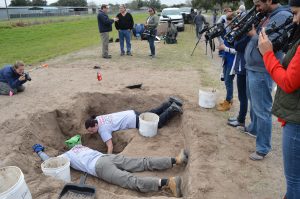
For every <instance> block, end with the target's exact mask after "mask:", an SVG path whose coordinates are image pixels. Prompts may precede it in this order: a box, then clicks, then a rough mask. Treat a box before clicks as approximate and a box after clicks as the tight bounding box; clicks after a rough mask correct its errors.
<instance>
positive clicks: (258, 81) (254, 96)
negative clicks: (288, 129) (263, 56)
mask: <svg viewBox="0 0 300 199" xmlns="http://www.w3.org/2000/svg"><path fill="white" fill-rule="evenodd" d="M247 72H248V73H247V74H248V83H249V93H250V98H251V105H252V114H253V118H252V119H253V120H252V122H253V126H254V128H255V129H254V132H256V136H257V137H256V152H259V153H261V154H265V155H266V154H268V153H269V151H270V150H271V138H272V114H271V109H272V84H273V80H272V79H271V76H270V75H269V74H268V73H262V72H255V71H250V70H248V71H247Z"/></svg>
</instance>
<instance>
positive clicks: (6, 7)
mask: <svg viewBox="0 0 300 199" xmlns="http://www.w3.org/2000/svg"><path fill="white" fill-rule="evenodd" d="M4 1H5V7H6V14H7V20H8V21H9V14H8V7H7V3H6V0H4Z"/></svg>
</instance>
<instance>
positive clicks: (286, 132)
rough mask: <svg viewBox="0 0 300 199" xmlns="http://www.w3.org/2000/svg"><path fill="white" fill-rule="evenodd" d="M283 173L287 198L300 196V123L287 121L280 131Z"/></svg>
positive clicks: (292, 198)
mask: <svg viewBox="0 0 300 199" xmlns="http://www.w3.org/2000/svg"><path fill="white" fill-rule="evenodd" d="M282 153H283V166H284V174H285V179H286V184H287V192H286V198H287V199H299V197H300V124H291V123H287V124H286V125H285V126H284V127H283V133H282Z"/></svg>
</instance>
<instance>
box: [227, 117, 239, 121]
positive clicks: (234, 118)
mask: <svg viewBox="0 0 300 199" xmlns="http://www.w3.org/2000/svg"><path fill="white" fill-rule="evenodd" d="M227 121H228V122H233V121H237V118H236V117H230V118H228V120H227Z"/></svg>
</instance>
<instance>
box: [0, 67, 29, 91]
mask: <svg viewBox="0 0 300 199" xmlns="http://www.w3.org/2000/svg"><path fill="white" fill-rule="evenodd" d="M24 66H25V64H24V63H23V62H22V61H16V63H15V64H14V65H13V66H6V67H4V68H2V69H1V70H0V95H9V94H10V92H12V93H13V94H16V93H18V92H23V91H24V90H25V87H24V86H23V84H24V83H25V82H26V81H30V80H31V78H30V77H29V75H28V74H26V73H25V72H24Z"/></svg>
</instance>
